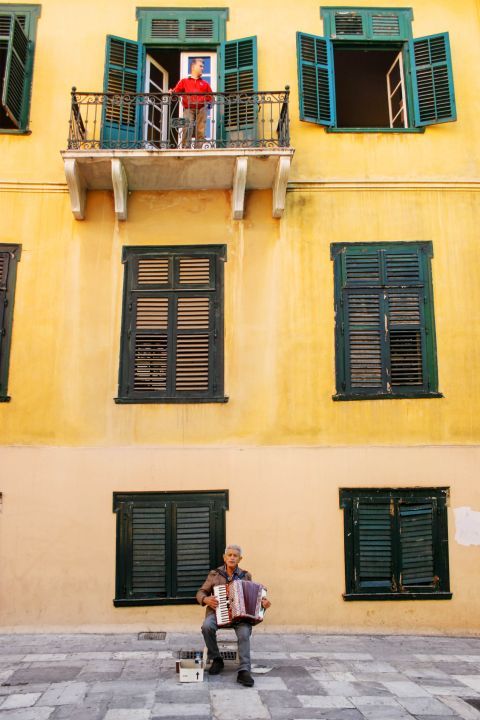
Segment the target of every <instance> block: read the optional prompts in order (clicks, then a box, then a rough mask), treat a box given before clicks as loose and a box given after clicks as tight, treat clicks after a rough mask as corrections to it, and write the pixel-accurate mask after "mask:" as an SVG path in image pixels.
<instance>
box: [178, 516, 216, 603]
mask: <svg viewBox="0 0 480 720" xmlns="http://www.w3.org/2000/svg"><path fill="white" fill-rule="evenodd" d="M176 533H177V536H176V546H177V572H176V585H177V588H176V590H177V593H176V594H177V596H179V597H182V596H183V595H187V596H188V595H190V596H191V595H194V594H195V593H196V591H197V590H198V588H199V587H200V585H201V584H202V583H203V581H204V580H205V578H206V576H207V575H208V572H209V570H210V569H211V568H210V536H211V528H210V507H209V506H208V505H201V504H198V505H195V506H194V505H183V504H180V503H179V504H177V507H176Z"/></svg>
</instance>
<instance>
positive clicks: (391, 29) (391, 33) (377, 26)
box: [371, 13, 400, 38]
mask: <svg viewBox="0 0 480 720" xmlns="http://www.w3.org/2000/svg"><path fill="white" fill-rule="evenodd" d="M371 23H372V31H373V35H374V36H375V35H381V36H382V37H392V38H397V37H400V18H399V17H398V15H396V14H395V13H392V14H387V13H383V14H378V15H376V14H375V13H373V14H372V16H371Z"/></svg>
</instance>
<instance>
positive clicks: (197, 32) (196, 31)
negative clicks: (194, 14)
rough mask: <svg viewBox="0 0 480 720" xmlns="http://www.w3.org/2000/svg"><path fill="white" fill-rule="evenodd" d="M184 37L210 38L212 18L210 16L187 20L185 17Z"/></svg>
mask: <svg viewBox="0 0 480 720" xmlns="http://www.w3.org/2000/svg"><path fill="white" fill-rule="evenodd" d="M185 37H186V38H187V40H191V39H192V38H204V39H207V40H208V39H211V38H212V37H213V20H211V19H210V18H206V19H204V20H201V19H194V20H189V19H188V18H187V19H186V21H185Z"/></svg>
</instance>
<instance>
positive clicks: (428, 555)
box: [399, 498, 437, 587]
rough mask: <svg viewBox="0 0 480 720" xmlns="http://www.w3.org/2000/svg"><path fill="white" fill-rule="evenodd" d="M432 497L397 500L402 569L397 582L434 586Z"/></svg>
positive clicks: (433, 501)
mask: <svg viewBox="0 0 480 720" xmlns="http://www.w3.org/2000/svg"><path fill="white" fill-rule="evenodd" d="M434 504H435V500H434V499H431V498H424V499H419V500H418V501H416V502H406V501H400V502H399V532H400V549H401V550H400V551H401V568H400V573H401V574H400V583H401V585H402V586H405V587H412V586H413V587H414V586H423V585H426V586H430V587H432V586H434V585H435V584H436V582H437V579H436V578H435V570H434V549H433V542H434V540H433V532H434V516H435V514H436V509H435V507H434Z"/></svg>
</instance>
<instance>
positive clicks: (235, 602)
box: [213, 580, 267, 627]
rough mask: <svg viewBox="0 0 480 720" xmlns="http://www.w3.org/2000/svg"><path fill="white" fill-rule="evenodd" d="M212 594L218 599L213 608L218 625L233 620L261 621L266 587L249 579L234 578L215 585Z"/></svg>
mask: <svg viewBox="0 0 480 720" xmlns="http://www.w3.org/2000/svg"><path fill="white" fill-rule="evenodd" d="M213 594H214V596H215V597H216V598H217V600H218V606H217V608H216V610H215V615H216V618H217V625H218V627H225V626H227V625H231V624H232V623H235V622H240V621H242V622H248V623H250V624H251V625H257V624H258V623H261V622H262V620H263V617H264V615H265V610H264V609H263V608H262V598H264V597H266V596H267V589H266V587H264V586H263V585H260V584H259V583H255V582H252V581H251V580H234V581H233V582H231V583H228V584H227V585H217V586H215V587H214V588H213Z"/></svg>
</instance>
